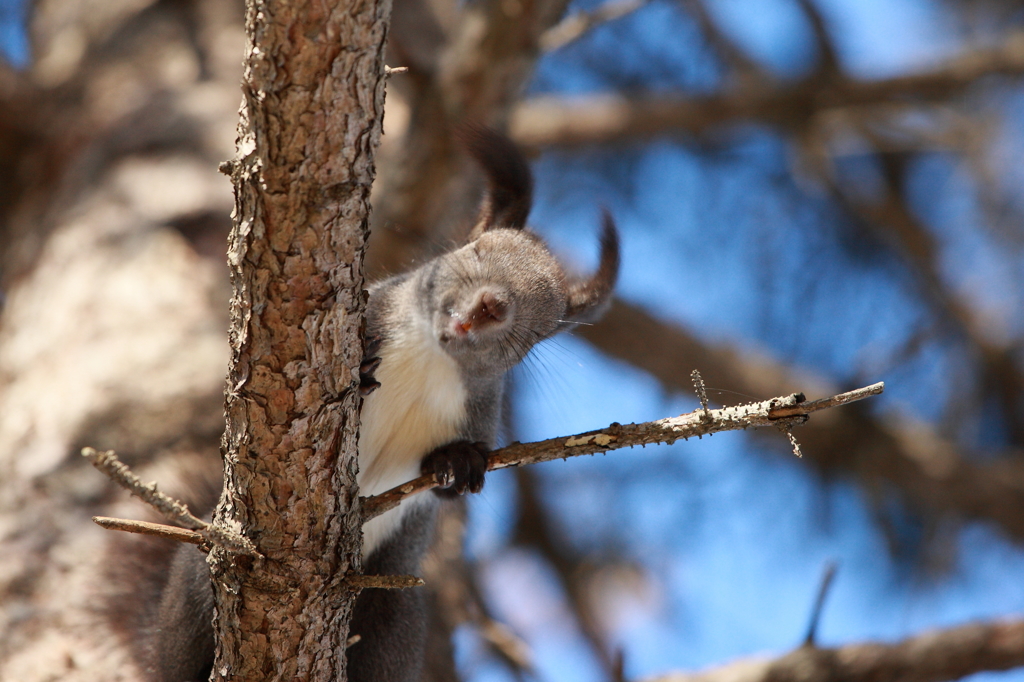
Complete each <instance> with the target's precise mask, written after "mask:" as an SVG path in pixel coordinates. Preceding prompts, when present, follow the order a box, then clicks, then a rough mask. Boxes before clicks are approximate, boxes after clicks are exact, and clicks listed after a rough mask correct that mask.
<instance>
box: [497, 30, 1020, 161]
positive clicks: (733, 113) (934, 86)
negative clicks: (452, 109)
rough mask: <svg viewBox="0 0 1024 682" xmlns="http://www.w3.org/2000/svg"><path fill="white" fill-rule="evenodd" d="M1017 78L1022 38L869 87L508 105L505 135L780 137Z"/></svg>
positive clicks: (545, 142)
mask: <svg viewBox="0 0 1024 682" xmlns="http://www.w3.org/2000/svg"><path fill="white" fill-rule="evenodd" d="M1021 74H1024V35H1021V34H1016V33H1015V34H1012V35H1010V36H1008V37H1007V38H1006V39H1005V40H1004V41H1003V42H1002V44H1000V45H998V46H996V47H992V48H977V49H974V50H969V51H967V52H965V53H963V54H961V55H960V56H958V57H956V58H955V59H953V60H951V61H949V62H948V63H947V64H945V65H944V66H941V67H938V68H935V69H931V70H929V71H925V72H923V73H919V74H912V75H907V76H897V77H894V78H887V79H881V80H875V81H862V80H854V79H851V78H849V77H847V76H845V75H843V74H842V73H841V72H838V71H837V72H835V73H834V74H832V75H831V77H828V78H822V77H819V76H817V75H812V76H810V77H808V78H806V79H804V80H801V81H797V82H794V83H788V82H770V83H762V84H761V86H760V87H745V88H743V89H738V88H733V89H727V90H726V91H724V92H720V93H715V94H712V95H703V96H687V95H683V94H654V93H646V94H645V93H631V94H630V95H629V96H626V95H624V94H613V93H609V94H602V95H591V96H586V97H575V98H567V97H560V96H541V97H534V98H532V99H526V100H524V101H522V102H520V103H519V104H517V105H516V107H515V109H514V110H513V111H512V114H511V119H510V131H511V134H512V136H513V137H514V138H515V139H516V141H517V142H519V143H520V144H522V145H524V146H526V147H534V148H536V147H574V146H583V145H594V144H602V145H608V144H621V143H624V142H630V141H634V140H638V139H646V138H650V137H653V136H655V135H696V136H703V135H708V134H711V133H714V132H716V131H719V130H721V129H723V128H728V127H729V126H731V125H736V124H739V123H745V122H759V123H764V124H767V125H769V126H773V127H777V128H779V129H780V130H782V131H784V132H792V131H799V130H802V129H804V128H806V127H807V126H808V125H809V124H810V123H811V122H813V119H814V117H815V116H818V115H820V114H823V113H825V112H828V111H830V110H834V109H841V108H846V107H867V106H882V105H892V104H899V105H902V106H904V107H907V110H908V111H909V110H910V108H911V107H912V106H913V105H914V104H915V103H923V102H936V101H941V100H944V99H947V98H949V97H952V96H953V95H955V94H957V93H961V92H963V91H964V90H966V89H968V88H970V87H973V86H974V85H976V84H977V83H978V82H979V81H980V80H982V79H984V78H987V77H990V76H1020V75H1021Z"/></svg>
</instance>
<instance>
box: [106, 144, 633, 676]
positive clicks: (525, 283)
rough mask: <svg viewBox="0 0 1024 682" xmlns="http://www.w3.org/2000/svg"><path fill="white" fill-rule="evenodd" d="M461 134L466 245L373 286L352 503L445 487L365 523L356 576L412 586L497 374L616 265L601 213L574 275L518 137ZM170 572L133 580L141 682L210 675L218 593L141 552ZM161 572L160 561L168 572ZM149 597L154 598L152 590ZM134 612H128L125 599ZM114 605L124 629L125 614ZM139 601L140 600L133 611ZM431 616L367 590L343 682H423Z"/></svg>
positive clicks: (587, 298)
mask: <svg viewBox="0 0 1024 682" xmlns="http://www.w3.org/2000/svg"><path fill="white" fill-rule="evenodd" d="M458 137H459V138H460V140H461V142H462V143H463V144H464V146H465V147H466V149H467V150H468V152H469V153H470V155H471V156H472V157H473V158H474V159H475V160H476V161H477V163H479V165H480V166H481V167H482V168H483V170H484V172H485V174H486V177H487V191H486V193H485V196H484V200H483V203H482V206H481V209H480V212H479V215H478V218H477V222H476V224H475V226H474V227H473V229H472V231H471V232H470V234H469V238H468V243H466V244H465V245H464V246H462V247H461V248H458V249H456V250H453V251H451V252H449V253H446V254H443V255H440V256H438V257H436V258H434V259H432V260H430V261H428V262H426V263H424V264H423V265H421V266H419V267H418V268H416V269H414V270H412V271H410V272H407V273H405V274H401V275H397V276H394V277H390V278H388V279H385V280H383V281H381V282H378V283H376V284H373V285H371V286H370V287H369V289H368V291H369V298H368V301H367V307H366V331H367V342H366V347H365V354H366V358H365V359H364V360H363V362H362V364H361V366H360V389H359V390H360V391H361V393H363V395H364V401H363V406H362V412H361V427H360V435H359V446H358V447H359V474H358V479H357V480H358V484H359V489H360V494H362V495H364V496H370V495H375V494H378V493H381V492H383V491H385V490H388V489H390V488H392V487H394V486H396V485H400V484H402V483H405V482H406V481H408V480H410V479H413V478H415V477H417V476H419V475H421V474H429V475H433V476H434V477H435V479H436V480H437V482H438V484H439V486H440V488H439V489H437V490H435V494H423V495H417V496H415V497H413V498H410V499H408V500H406V501H405V502H404V503H403V504H402V505H401V506H400V507H398V508H396V509H393V510H390V511H388V512H386V513H384V514H382V515H380V516H378V517H376V518H374V519H372V520H371V521H369V522H368V523H366V525H365V526H364V527H363V557H364V562H363V570H364V572H365V573H366V574H369V575H397V574H414V573H417V572H418V571H419V568H420V560H421V558H422V556H423V555H424V553H425V552H426V550H427V548H428V546H429V544H430V540H431V536H432V533H433V523H434V517H435V515H436V510H437V507H438V500H439V498H440V497H443V496H445V495H449V496H450V495H452V494H463V493H465V492H479V491H480V490H481V489H482V488H483V484H484V472H485V471H486V468H487V453H488V452H489V451H490V450H491V449H492V448H493V447H494V446H495V441H496V438H497V433H498V428H499V422H500V417H501V412H502V404H503V400H504V394H505V378H506V374H507V373H508V371H509V370H511V369H512V368H513V367H515V366H516V365H517V364H518V363H519V362H520V361H521V360H522V359H523V358H525V357H526V355H527V354H528V353H529V352H530V349H531V348H533V346H534V345H536V344H537V343H538V342H540V341H543V340H544V339H547V338H549V337H551V336H553V335H554V334H555V333H557V332H559V331H561V330H564V329H568V328H571V327H572V326H574V325H575V324H576V323H579V322H583V321H587V320H590V319H594V318H595V317H596V316H597V315H598V314H599V313H600V311H601V309H602V307H603V306H604V305H605V304H606V303H607V301H608V299H609V297H610V294H611V292H612V289H613V288H614V286H615V281H616V279H617V276H618V268H619V247H618V235H617V231H616V228H615V225H614V222H613V220H612V218H611V216H610V214H608V213H607V212H605V213H604V220H603V230H602V234H601V256H600V263H599V266H598V268H597V270H596V272H595V273H594V274H593V275H592V276H591V277H589V278H586V279H577V278H574V277H572V276H570V275H569V274H568V273H567V272H566V271H565V269H564V268H563V267H562V266H561V265H560V264H559V262H558V261H557V260H556V259H555V257H554V256H553V255H552V253H551V251H550V250H549V249H548V247H547V245H546V244H545V243H544V242H543V241H542V240H541V238H540V237H539V236H537V235H536V234H534V233H533V232H530V231H529V230H527V229H526V219H527V216H528V214H529V212H530V208H531V205H532V193H533V178H532V175H531V172H530V168H529V165H528V164H527V162H526V160H525V159H524V158H523V156H522V155H521V153H520V152H519V150H518V149H517V148H516V146H515V145H514V143H512V141H511V140H509V139H508V138H506V137H504V136H503V135H501V134H499V133H497V132H494V131H492V130H490V129H487V128H483V127H478V126H469V125H466V126H463V127H462V128H461V129H460V130H459V131H458ZM150 554H151V557H153V559H152V560H151V561H150V563H153V561H162V562H163V564H162V565H163V566H167V568H166V569H160V570H159V571H158V570H157V569H155V568H154V567H152V566H150V567H147V571H148V573H146V574H145V575H147V576H148V578H145V579H144V578H142V577H140V578H136V581H137V582H138V583H140V585H139V589H140V590H143V591H146V590H148V591H149V592H150V593H151V594H148V595H142V596H144V597H146V598H145V599H142V600H140V601H141V602H142V603H144V604H145V606H143V607H139V610H140V612H138V613H133V614H128V615H129V617H128V618H122V623H121V628H122V630H125V629H127V628H129V627H130V628H131V629H132V630H133V632H132V633H130V634H129V633H125V634H126V636H127V637H128V643H129V647H130V649H131V650H132V654H133V656H134V658H135V660H136V661H137V662H138V663H139V667H140V668H141V669H142V670H143V674H144V675H145V676H146V679H147V680H151V681H152V682H199V681H202V680H207V679H208V678H209V675H210V671H211V668H212V665H213V657H214V636H213V628H212V624H211V621H212V618H213V608H214V603H213V590H212V586H211V582H210V580H211V579H210V573H209V568H208V566H207V564H206V560H205V557H204V556H203V555H202V553H200V552H199V551H196V549H195V548H193V547H190V546H185V545H182V546H180V547H178V548H176V549H175V550H173V555H172V556H170V558H169V560H168V557H169V553H168V552H166V551H165V552H163V554H162V555H160V554H159V552H155V551H151V552H150ZM168 564H169V565H168ZM154 592H155V594H153V593H154ZM132 601H134V600H132ZM125 603H127V602H122V605H121V606H119V607H118V610H119V611H120V612H121V614H120V615H121V616H122V617H123V616H124V615H125V614H124V609H125V608H131V607H125V606H124V604H125ZM136 603H138V602H136ZM426 623H427V613H426V607H425V605H424V600H423V595H422V593H421V591H420V590H418V589H408V590H384V589H380V590H375V589H369V590H364V591H363V592H362V593H361V594H360V596H359V597H358V598H357V601H356V604H355V609H354V613H353V618H352V624H351V628H350V633H351V634H352V635H359V636H360V639H359V641H358V642H357V643H355V644H354V645H352V646H351V647H350V648H349V649H348V651H347V656H348V664H347V666H348V667H347V673H348V679H349V680H350V682H414V681H415V680H418V679H419V678H420V675H421V669H422V664H423V659H424V652H423V649H424V643H425V639H426Z"/></svg>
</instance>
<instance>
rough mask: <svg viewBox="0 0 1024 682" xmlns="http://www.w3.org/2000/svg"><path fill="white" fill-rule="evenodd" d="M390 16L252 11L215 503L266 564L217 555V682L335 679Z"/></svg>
mask: <svg viewBox="0 0 1024 682" xmlns="http://www.w3.org/2000/svg"><path fill="white" fill-rule="evenodd" d="M389 12H390V2H389V0H366V1H365V2H361V3H354V4H353V3H343V2H335V3H318V2H305V3H286V2H260V1H253V2H250V3H249V4H248V7H247V14H246V30H247V35H248V49H247V52H246V59H245V75H244V79H243V91H244V101H243V105H242V110H241V120H240V123H239V128H238V154H237V157H236V159H235V161H233V162H232V163H230V164H227V166H228V167H229V168H230V172H231V175H232V179H233V181H234V186H235V215H234V226H233V228H232V232H231V236H230V238H229V248H228V261H229V265H230V268H231V278H232V284H233V296H232V302H231V325H230V331H229V334H230V341H231V364H230V369H229V375H228V393H227V401H226V409H227V430H226V432H225V436H224V451H225V495H224V496H223V497H222V500H221V505H220V507H219V508H218V510H217V513H216V516H215V519H216V521H217V523H221V524H227V525H230V526H235V527H238V528H240V529H242V530H243V532H244V533H245V534H246V535H247V536H248V537H249V538H251V539H252V540H253V541H254V542H255V543H256V545H257V547H258V551H259V552H260V553H261V554H262V556H263V558H261V559H257V560H256V561H248V560H243V559H242V558H240V557H238V556H232V555H231V554H229V553H228V552H226V551H225V550H222V549H215V550H214V551H213V552H212V553H211V566H212V567H213V571H214V576H215V581H214V583H215V592H216V595H217V605H218V607H217V608H218V611H217V618H216V621H215V626H216V630H217V633H218V647H217V661H216V664H215V667H214V671H215V676H216V677H217V679H231V680H256V679H259V680H292V679H296V678H299V679H308V680H337V679H344V669H345V657H344V655H343V652H344V648H345V647H344V643H345V641H346V639H347V632H348V618H349V616H350V613H351V607H352V602H353V599H354V597H355V594H356V592H355V591H354V590H351V589H350V588H349V587H348V586H347V585H346V583H345V575H346V573H348V572H349V571H351V570H354V569H358V564H359V544H360V537H361V535H360V532H359V528H360V523H359V519H360V516H359V509H358V496H357V489H356V482H355V481H356V479H355V474H356V445H357V426H358V408H359V404H360V401H359V396H358V391H357V390H356V389H357V385H358V377H357V371H358V366H359V362H360V359H361V355H362V353H361V348H362V344H361V343H360V341H361V338H360V337H361V327H362V312H363V305H364V297H363V295H362V285H363V278H362V269H361V264H362V258H363V247H364V244H365V239H366V232H367V221H368V215H369V207H370V205H369V198H370V187H371V185H372V182H373V177H374V150H375V148H376V147H377V145H378V144H379V141H380V133H381V121H382V119H383V113H384V111H383V104H384V64H383V55H384V45H385V39H386V34H387V18H388V14H389Z"/></svg>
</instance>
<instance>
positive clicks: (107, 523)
mask: <svg viewBox="0 0 1024 682" xmlns="http://www.w3.org/2000/svg"><path fill="white" fill-rule="evenodd" d="M92 520H93V523H95V524H96V525H98V526H102V527H103V528H106V529H107V530H121V531H124V532H126V533H139V534H141V535H154V536H156V537H158V538H166V539H168V540H176V541H178V542H187V543H190V544H193V545H201V544H203V542H204V540H205V538H204V537H203V534H202V533H198V532H196V531H194V530H187V529H185V528H178V527H177V526H167V525H164V524H162V523H150V522H149V521H135V520H132V519H115V518H112V517H110V516H94V517H92Z"/></svg>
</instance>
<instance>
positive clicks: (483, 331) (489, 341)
mask: <svg viewBox="0 0 1024 682" xmlns="http://www.w3.org/2000/svg"><path fill="white" fill-rule="evenodd" d="M459 136H460V137H461V139H462V141H463V143H464V144H465V145H466V146H467V148H468V149H469V151H470V153H471V154H472V155H473V156H474V157H475V158H476V160H477V161H478V162H479V163H480V165H481V166H483V168H484V170H485V171H486V172H487V177H488V191H487V194H486V196H485V199H484V202H483V206H482V208H481V211H480V216H479V218H478V221H477V224H476V226H475V227H474V228H473V231H472V232H471V234H470V242H469V243H468V244H466V245H465V246H463V247H462V248H460V249H457V250H455V251H453V252H451V253H448V254H446V255H444V256H441V257H440V258H437V259H436V260H434V261H433V262H432V263H431V264H430V265H429V266H428V267H429V270H428V272H427V273H425V274H427V276H426V277H425V278H424V280H422V281H423V283H424V284H423V288H422V289H421V295H423V296H426V297H428V298H429V299H431V300H430V301H429V303H428V305H427V307H426V309H428V310H431V311H433V320H431V325H432V327H433V332H434V336H435V338H436V339H437V341H438V343H440V344H441V346H442V348H444V349H445V351H447V352H448V353H449V354H450V355H452V356H453V357H454V358H455V359H456V360H458V361H459V362H460V363H464V364H470V365H472V366H474V369H475V371H488V370H490V371H491V372H493V373H494V374H499V373H504V372H506V371H508V370H509V369H511V368H512V367H514V366H515V365H516V364H517V363H518V362H519V361H520V360H522V359H523V358H524V357H525V356H526V354H527V353H528V352H529V351H530V349H531V348H532V347H533V346H534V345H535V344H536V343H537V342H539V341H542V340H544V339H546V338H548V337H550V336H551V335H553V334H554V333H556V332H558V331H560V330H562V329H566V328H568V327H571V326H573V325H574V324H576V323H578V322H584V321H587V320H591V319H595V318H596V317H597V316H598V315H599V314H600V312H601V310H602V308H603V306H604V304H605V303H606V302H607V301H608V300H609V297H610V295H611V292H612V289H613V288H614V286H615V280H616V278H617V276H618V270H619V247H618V234H617V232H616V229H615V223H614V221H613V220H612V218H611V215H610V214H609V213H608V212H607V211H605V212H604V224H603V231H602V235H601V258H600V264H599V266H598V268H597V271H596V272H595V273H594V274H593V275H592V276H591V277H589V278H585V279H580V278H576V277H574V276H572V275H570V274H569V273H567V272H566V270H565V269H564V268H563V267H562V265H561V264H560V263H559V262H558V260H557V259H556V258H555V257H554V255H552V253H551V251H550V249H549V248H548V246H547V245H546V244H545V243H544V241H543V240H542V239H541V238H540V237H538V236H537V235H535V234H533V233H532V232H530V231H529V230H527V229H525V224H526V217H527V215H528V213H529V211H530V204H531V195H532V187H533V182H532V177H531V175H530V169H529V166H528V165H527V164H526V161H525V160H524V159H523V157H522V156H521V155H520V153H519V151H518V150H517V149H516V147H515V145H513V143H512V142H511V141H510V140H508V139H507V138H505V137H503V136H501V135H499V134H498V133H495V132H493V131H491V130H488V129H486V128H478V127H469V126H466V127H464V128H463V129H462V130H460V135H459ZM489 373H490V372H489Z"/></svg>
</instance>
